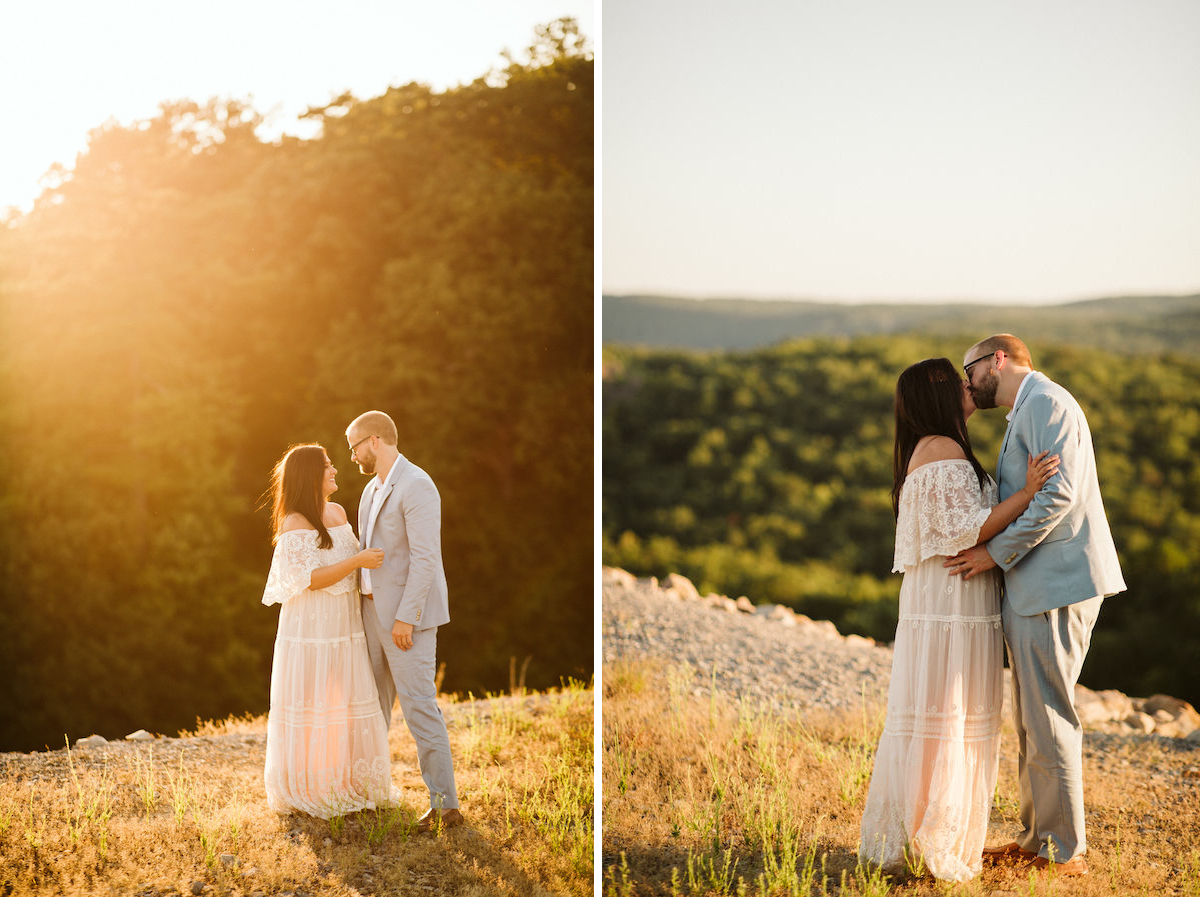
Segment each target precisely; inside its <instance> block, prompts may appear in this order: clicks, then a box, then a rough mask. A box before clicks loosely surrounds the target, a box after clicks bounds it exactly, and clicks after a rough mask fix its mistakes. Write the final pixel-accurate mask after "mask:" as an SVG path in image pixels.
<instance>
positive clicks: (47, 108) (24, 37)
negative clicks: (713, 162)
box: [0, 0, 596, 211]
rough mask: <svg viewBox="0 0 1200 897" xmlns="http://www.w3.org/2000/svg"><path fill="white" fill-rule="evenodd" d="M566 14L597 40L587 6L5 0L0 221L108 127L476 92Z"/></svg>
mask: <svg viewBox="0 0 1200 897" xmlns="http://www.w3.org/2000/svg"><path fill="white" fill-rule="evenodd" d="M564 16H573V17H574V18H576V19H577V20H578V21H579V24H580V28H581V30H582V31H583V33H584V34H585V35H587V36H588V37H589V38H591V39H592V41H593V42H595V40H596V30H595V16H594V15H593V3H592V0H440V2H435V0H425V2H420V3H415V2H410V0H341V2H339V3H329V2H318V0H289V2H287V3H283V2H278V0H274V2H265V0H206V2H204V3H198V4H197V3H189V4H183V3H171V2H164V0H110V2H107V3H90V2H84V0H0V113H2V114H3V117H4V124H3V131H2V137H0V211H2V210H3V209H4V207H6V206H16V207H18V208H21V209H28V208H29V207H30V205H31V203H32V201H33V199H34V197H35V196H36V195H37V194H38V193H39V192H40V191H39V188H38V179H39V178H40V177H41V176H42V175H43V174H45V172H46V171H47V169H49V168H50V166H51V165H52V164H53V163H55V162H58V163H62V164H64V165H66V166H67V167H68V168H72V167H74V164H75V157H76V155H77V154H78V153H79V152H80V151H82V150H83V149H84V148H85V147H86V145H87V134H88V132H89V131H90V130H93V129H95V128H98V127H100V126H101V125H103V124H104V123H105V121H107V120H108V119H110V118H115V119H116V120H117V121H120V122H122V123H123V124H130V123H132V122H133V121H137V120H142V119H148V118H153V117H154V115H155V114H156V113H157V111H158V104H159V103H160V102H162V101H164V100H181V99H191V100H197V101H199V102H204V101H205V100H208V99H209V98H211V97H222V98H225V97H232V98H236V99H246V98H250V99H251V100H252V104H253V105H254V107H255V108H256V109H257V110H258V111H259V112H261V113H264V114H270V115H271V117H270V120H269V122H268V124H269V125H270V131H271V132H272V134H278V133H280V132H287V133H300V132H301V128H302V127H303V125H301V124H298V123H297V120H296V117H297V116H298V115H299V114H300V113H302V112H303V111H304V110H305V109H306V108H308V107H309V106H318V105H321V104H323V103H325V102H328V101H329V100H330V99H332V98H334V97H336V96H337V95H338V94H340V93H342V92H343V91H345V90H349V91H350V92H351V93H353V94H354V95H355V96H356V97H358V98H360V99H366V98H369V97H374V96H378V95H379V94H381V93H383V92H384V91H385V90H387V88H388V87H389V86H393V85H401V84H407V83H409V82H410V81H420V82H422V83H425V84H429V85H431V86H433V87H435V88H438V89H441V88H445V87H452V86H454V85H457V84H461V83H469V82H471V81H473V80H474V79H475V78H478V77H480V76H481V75H484V74H486V73H487V72H488V71H489V70H490V69H492V68H493V67H500V66H502V65H503V64H504V62H503V59H502V58H501V56H500V53H501V51H502V50H504V49H506V48H507V49H508V50H510V51H512V53H513V54H514V56H516V57H517V58H518V59H522V58H523V51H524V50H525V48H527V47H528V46H529V45H530V44H531V43H533V39H534V27H535V26H536V25H541V24H546V23H548V22H551V21H553V20H555V19H558V18H562V17H564Z"/></svg>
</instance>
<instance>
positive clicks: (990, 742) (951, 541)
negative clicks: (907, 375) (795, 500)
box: [859, 460, 1004, 881]
mask: <svg viewBox="0 0 1200 897" xmlns="http://www.w3.org/2000/svg"><path fill="white" fill-rule="evenodd" d="M996 500H997V494H996V486H995V483H993V482H992V481H991V480H990V479H988V480H987V481H986V483H985V488H984V489H983V490H982V491H981V490H980V488H979V481H978V479H977V478H976V475H975V471H974V468H972V466H971V464H970V462H969V461H966V460H950V461H936V462H934V463H931V464H926V465H924V466H922V467H918V468H917V469H916V470H914V471H913V472H912V473H911V474H909V475H908V477H907V478H906V479H905V482H904V486H903V489H902V490H901V493H900V514H899V518H898V520H897V522H896V553H895V560H894V563H893V567H892V569H893V571H894V572H903V573H904V579H903V581H902V583H901V585H900V618H899V624H898V626H897V629H896V645H895V654H894V656H893V659H892V678H891V684H890V686H889V689H888V709H887V721H886V723H885V724H884V729H883V735H882V737H881V738H880V740H879V751H878V753H877V754H876V757H875V768H874V771H873V773H872V775H871V786H870V790H869V792H868V795H867V804H866V808H865V810H864V812H863V820H862V837H861V843H860V846H859V855H860V856H861V858H862V859H863V860H864V861H867V862H870V863H873V864H875V865H878V866H882V867H883V868H884V869H886V870H896V871H898V870H901V869H903V867H904V866H905V864H906V861H907V862H909V863H910V864H911V865H914V866H915V865H916V861H917V859H918V858H919V859H922V860H924V863H925V865H926V867H927V868H928V869H929V871H930V872H932V873H933V875H934V876H936V877H937V878H939V879H943V880H949V881H965V880H966V879H969V878H971V877H973V876H974V875H977V874H978V873H979V870H980V865H981V863H980V853H981V851H982V849H983V843H984V839H985V837H986V835H987V825H988V816H989V814H990V812H991V806H992V792H993V789H994V788H995V784H996V771H997V765H998V762H999V756H1000V710H1001V706H1002V704H1001V702H1002V693H1001V670H1002V667H1003V659H1004V654H1003V651H1004V648H1003V638H1002V633H1001V628H1000V583H1001V580H1000V575H999V571H997V570H995V569H993V570H989V571H987V572H986V573H982V574H979V575H977V576H974V577H972V578H971V579H969V580H966V581H963V579H962V578H961V577H958V576H951V575H950V574H949V573H948V571H947V570H946V568H944V567H943V566H942V561H943V559H944V558H945V557H946V556H947V555H953V554H957V553H958V552H959V551H961V550H962V549H964V548H970V547H971V546H972V545H974V544H975V543H976V541H977V537H978V535H979V529H980V527H981V526H982V525H983V522H984V521H985V520H986V519H987V517H988V514H989V512H990V509H991V507H992V505H993V504H995V503H996ZM906 854H907V856H906Z"/></svg>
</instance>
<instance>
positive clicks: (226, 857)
mask: <svg viewBox="0 0 1200 897" xmlns="http://www.w3.org/2000/svg"><path fill="white" fill-rule="evenodd" d="M236 862H237V857H235V856H234V855H233V854H232V853H223V854H221V865H222V866H224V867H226V868H229V867H230V866H232V865H233V864H234V863H236Z"/></svg>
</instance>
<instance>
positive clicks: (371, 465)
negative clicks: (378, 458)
mask: <svg viewBox="0 0 1200 897" xmlns="http://www.w3.org/2000/svg"><path fill="white" fill-rule="evenodd" d="M358 469H359V470H360V471H362V472H363V473H365V474H366V475H367V476H370V475H371V474H373V473H374V472H375V456H374V455H372V456H371V457H369V458H359V459H358Z"/></svg>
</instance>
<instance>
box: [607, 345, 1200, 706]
mask: <svg viewBox="0 0 1200 897" xmlns="http://www.w3.org/2000/svg"><path fill="white" fill-rule="evenodd" d="M978 338H979V334H974V335H965V334H964V335H960V336H958V337H954V338H947V339H940V338H932V337H928V336H921V337H916V336H906V337H875V336H872V337H859V338H856V339H843V340H805V341H799V342H794V343H787V344H784V345H781V346H778V347H775V348H771V349H761V350H757V351H753V352H744V353H733V352H730V353H715V352H714V353H706V354H701V353H684V352H650V351H645V350H632V349H616V348H608V349H606V350H605V357H604V370H605V373H604V385H603V405H604V407H603V437H602V438H603V476H604V484H603V557H604V562H605V563H606V564H612V565H614V566H619V567H624V568H625V569H627V570H630V571H631V572H634V573H637V574H639V575H659V576H661V575H664V574H666V573H668V572H672V571H677V572H680V573H683V574H684V575H686V576H688V577H690V578H692V579H693V580H694V581H695V582H696V584H697V585H698V586H699V588H700V589H701V592H702V593H703V592H705V591H714V592H718V593H720V594H725V595H731V596H737V595H746V596H748V597H750V598H751V599H752V600H753V601H755V602H757V603H763V602H774V603H779V604H786V605H789V606H791V607H792V608H794V609H796V610H798V611H802V612H804V613H806V614H809V615H810V616H814V617H820V618H829V619H832V620H833V621H834V622H835V623H836V624H837V625H838V627H839V628H840V629H841V630H842V631H843V632H846V631H850V632H858V633H861V634H864V635H869V636H873V637H875V638H878V639H882V640H885V641H891V639H892V638H893V636H894V631H895V624H896V599H897V596H898V594H899V585H900V576H899V574H892V573H890V570H891V562H892V550H893V544H894V535H895V522H894V519H893V516H892V511H891V506H890V503H889V490H890V487H891V476H892V475H891V451H892V438H893V436H892V434H893V416H892V414H893V412H892V402H893V394H894V390H895V382H896V378H897V376H898V375H899V373H900V371H902V370H903V369H904V368H905V367H906V366H907V365H909V364H911V363H912V362H914V361H918V360H920V359H922V358H927V357H931V356H940V355H944V356H947V357H949V358H951V359H952V360H954V361H955V363H956V364H957V363H959V362H961V359H962V351H963V349H964V348H965V347H967V346H969V345H970V344H971V343H972V342H973V341H974V340H975V339H978ZM1030 347H1031V350H1032V351H1033V354H1034V361H1035V365H1036V367H1037V368H1038V369H1039V370H1042V371H1044V372H1045V373H1046V374H1048V375H1049V376H1050V377H1052V378H1053V379H1055V380H1057V381H1058V382H1060V383H1062V384H1063V385H1064V386H1066V387H1067V388H1068V389H1070V390H1071V392H1072V393H1073V394H1074V395H1075V396H1076V398H1077V399H1078V400H1079V402H1080V404H1081V405H1082V406H1083V408H1084V410H1085V411H1086V412H1087V414H1088V419H1089V422H1090V425H1091V430H1092V434H1093V438H1094V442H1095V447H1096V454H1097V461H1098V464H1099V471H1100V477H1101V488H1102V490H1103V493H1104V497H1105V506H1106V509H1107V512H1108V516H1109V520H1110V521H1111V524H1112V528H1113V534H1114V537H1115V539H1116V542H1117V548H1118V550H1119V552H1120V556H1121V563H1122V569H1123V571H1124V574H1125V579H1126V581H1127V583H1128V585H1129V591H1128V593H1126V594H1124V595H1122V596H1121V597H1118V598H1114V599H1112V600H1111V601H1108V602H1106V605H1105V609H1104V611H1103V613H1102V615H1101V617H1100V623H1099V625H1098V627H1097V629H1096V633H1095V636H1094V641H1093V645H1092V649H1091V653H1090V655H1089V657H1088V662H1087V666H1086V667H1085V670H1084V677H1083V678H1084V682H1085V683H1086V684H1088V685H1090V686H1092V687H1096V688H1105V687H1116V688H1120V689H1121V690H1123V691H1126V692H1128V693H1131V694H1145V695H1149V694H1153V693H1155V692H1166V693H1169V694H1174V695H1178V696H1181V697H1185V698H1187V699H1189V700H1191V701H1192V702H1193V703H1196V702H1198V701H1200V671H1198V670H1197V668H1196V665H1195V664H1194V663H1193V662H1192V658H1193V654H1194V646H1195V645H1196V643H1197V641H1198V640H1200V565H1197V563H1196V558H1197V557H1200V468H1198V467H1197V465H1196V458H1197V456H1198V455H1200V390H1198V389H1197V384H1198V383H1200V360H1197V359H1195V358H1193V357H1190V356H1187V357H1185V356H1182V355H1171V354H1157V355H1133V356H1121V355H1116V354H1114V353H1112V352H1108V351H1100V350H1096V349H1086V348H1079V347H1071V346H1062V345H1058V344H1055V343H1051V342H1046V341H1039V340H1036V339H1034V340H1030ZM1004 426H1005V419H1004V410H1003V409H995V410H992V411H985V412H977V413H976V414H975V415H973V416H972V418H971V420H970V430H971V438H972V442H973V444H974V447H975V451H976V454H977V455H978V456H979V458H980V461H981V462H982V463H983V464H984V467H985V468H986V469H988V470H992V469H994V466H995V459H996V452H997V450H998V449H999V441H1000V438H1001V437H1002V435H1003V430H1004Z"/></svg>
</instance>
